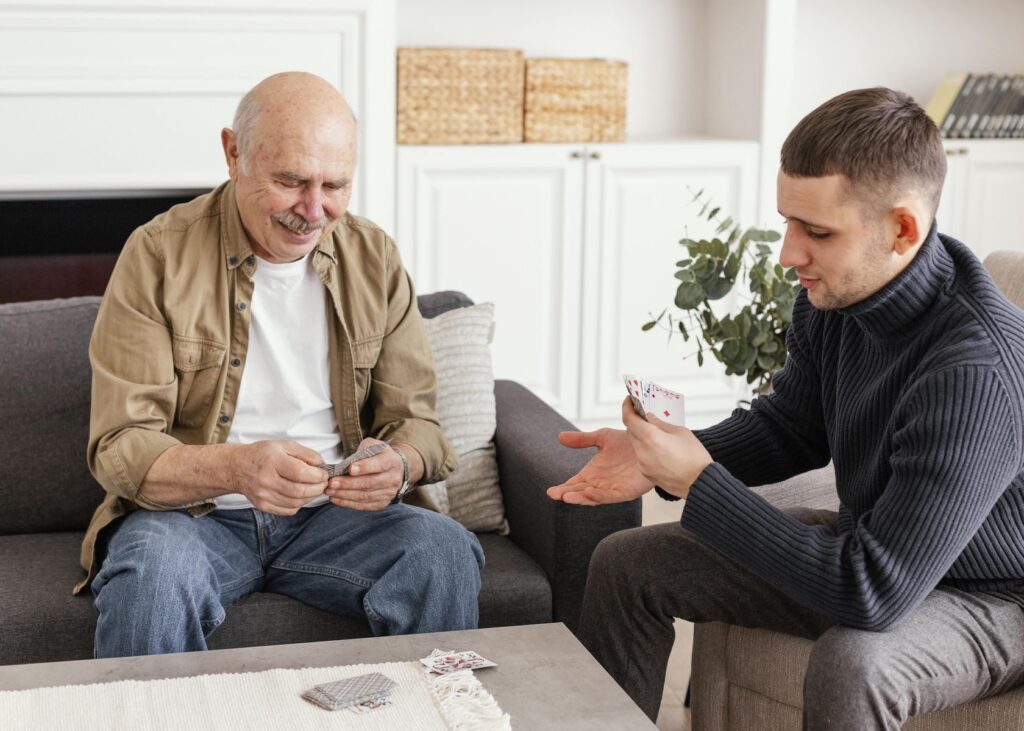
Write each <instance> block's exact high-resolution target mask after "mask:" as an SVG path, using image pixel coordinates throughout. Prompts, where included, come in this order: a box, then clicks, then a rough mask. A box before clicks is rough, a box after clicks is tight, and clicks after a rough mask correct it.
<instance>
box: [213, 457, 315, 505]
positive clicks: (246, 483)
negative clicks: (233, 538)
mask: <svg viewBox="0 0 1024 731" xmlns="http://www.w3.org/2000/svg"><path fill="white" fill-rule="evenodd" d="M235 454H236V458H235V461H234V463H233V467H232V474H233V476H234V480H235V483H234V485H233V487H234V492H239V493H241V494H243V495H245V496H246V497H247V498H249V502H251V503H252V504H253V505H254V506H255V507H256V509H257V510H262V511H263V512H265V513H273V514H274V515H295V513H297V512H298V511H299V508H301V507H302V506H303V505H305V504H306V503H308V502H309V501H310V500H312V499H313V498H315V497H316V496H317V495H322V494H323V492H324V489H325V488H326V487H327V475H326V474H325V473H324V471H323V470H321V469H319V468H318V467H316V465H319V464H320V463H322V462H323V458H321V457H320V455H319V453H317V452H316V451H314V450H312V449H309V448H308V447H304V446H302V445H301V444H298V443H297V442H292V441H262V442H254V443H253V444H246V445H244V446H241V448H240V449H238V450H237V451H236V452H235Z"/></svg>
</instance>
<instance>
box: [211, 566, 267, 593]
mask: <svg viewBox="0 0 1024 731" xmlns="http://www.w3.org/2000/svg"><path fill="white" fill-rule="evenodd" d="M261 576H263V572H262V571H254V572H252V573H251V574H247V575H246V576H242V577H239V578H237V579H235V580H234V581H231V582H229V583H227V584H222V585H221V587H220V593H221V595H223V594H224V592H226V591H231V590H232V589H237V588H238V587H239V586H242V585H243V584H248V583H249V582H250V581H255V580H256V579H258V578H260V577H261Z"/></svg>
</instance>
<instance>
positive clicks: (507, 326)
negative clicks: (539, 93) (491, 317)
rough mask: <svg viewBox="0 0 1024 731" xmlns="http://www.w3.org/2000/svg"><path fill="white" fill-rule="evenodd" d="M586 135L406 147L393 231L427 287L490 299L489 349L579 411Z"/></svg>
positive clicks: (535, 386)
mask: <svg viewBox="0 0 1024 731" xmlns="http://www.w3.org/2000/svg"><path fill="white" fill-rule="evenodd" d="M581 155H582V153H581V147H580V146H579V145H575V146H568V145H493V146H492V145H486V146H458V147H456V146H444V147H428V146H422V147H402V146H400V147H399V151H398V205H397V208H398V225H397V229H396V241H397V243H398V246H399V249H400V250H401V252H402V256H403V258H404V259H405V264H406V267H407V268H408V269H409V271H410V272H411V273H412V276H413V280H414V281H415V283H416V287H417V289H418V290H419V291H420V292H433V291H438V290H442V289H457V290H461V291H463V292H465V293H466V294H468V295H469V296H470V297H472V298H473V300H474V301H476V302H494V304H495V309H496V320H497V326H496V328H495V337H494V343H493V345H492V349H491V352H492V354H493V357H494V372H495V376H496V377H498V378H511V379H514V380H517V381H520V382H521V383H523V384H525V385H527V386H528V387H529V388H530V389H531V390H533V391H534V393H536V394H538V395H539V396H540V397H541V398H543V399H544V400H545V401H547V402H548V403H550V404H551V405H552V406H554V407H555V408H556V409H558V410H559V411H561V412H562V413H564V414H566V415H570V414H574V413H575V412H576V403H577V386H578V383H577V381H578V375H577V370H576V369H577V365H578V362H579V322H580V301H579V287H580V273H581V253H582V250H581V247H582V236H581V230H582V225H583V172H584V165H583V161H582V157H581Z"/></svg>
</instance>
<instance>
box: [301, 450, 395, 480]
mask: <svg viewBox="0 0 1024 731" xmlns="http://www.w3.org/2000/svg"><path fill="white" fill-rule="evenodd" d="M387 448H388V445H387V444H371V445H369V446H368V447H366V448H365V449H360V450H358V451H356V452H353V453H352V454H350V455H349V456H348V457H346V458H345V459H343V460H342V461H341V462H338V464H322V465H318V466H319V467H320V469H322V470H323V471H324V472H326V473H327V476H328V477H340V476H341V475H347V474H348V468H349V467H351V466H352V465H353V464H354V463H356V462H358V461H359V460H361V459H366V458H367V457H373V456H375V455H378V454H380V453H381V452H383V451H384V450H385V449H387Z"/></svg>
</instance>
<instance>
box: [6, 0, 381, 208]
mask: <svg viewBox="0 0 1024 731" xmlns="http://www.w3.org/2000/svg"><path fill="white" fill-rule="evenodd" d="M393 54H394V3H393V0H358V1H357V0H347V1H345V0H341V1H339V2H323V1H321V0H305V1H300V2H296V3H291V4H289V5H287V6H284V5H280V4H273V3H269V2H263V1H262V0H251V1H249V2H241V0H213V1H212V2H209V3H203V4H201V5H200V4H197V3H188V2H186V3H169V2H154V1H153V0H140V2H134V3H130V4H129V3H124V2H118V1H113V2H111V1H107V2H103V3H98V2H83V3H79V4H77V5H74V6H69V5H66V4H57V3H51V2H39V3H36V4H34V5H32V6H26V5H24V4H16V3H12V2H0V119H2V120H3V122H2V125H3V131H4V134H2V135H0V161H2V165H0V194H2V193H3V192H12V191H26V190H85V189H93V190H95V189H129V190H130V189H137V188H163V189H166V188H175V187H209V186H213V185H216V184H218V183H219V182H221V181H222V180H223V179H224V178H225V177H226V165H225V163H224V159H223V154H222V152H221V149H220V141H219V136H220V130H221V128H222V127H226V126H230V125H231V119H232V116H233V114H234V109H235V106H236V105H237V103H238V100H239V99H240V98H241V97H242V95H243V94H244V93H245V92H246V91H247V90H248V89H250V88H251V87H252V86H253V85H254V84H255V83H257V82H258V81H259V80H260V79H262V78H265V77H266V76H269V75H270V74H273V73H277V72H280V71H288V70H302V71H310V72H312V73H316V74H319V75H320V76H323V77H324V78H326V79H327V80H328V81H330V82H331V83H333V84H335V85H336V86H337V87H338V88H339V89H340V90H341V91H342V93H343V94H345V96H346V98H347V99H348V100H349V102H350V104H351V105H352V107H353V110H354V111H355V113H356V114H357V116H359V117H360V120H361V122H362V125H361V129H360V134H361V137H360V154H361V160H360V167H359V169H358V170H357V178H356V183H355V189H354V196H353V204H352V209H353V211H355V212H357V213H362V214H364V215H369V216H370V217H372V218H375V219H377V220H378V222H380V223H381V224H382V225H384V226H385V227H387V228H391V226H392V225H393V205H392V204H393V196H394V193H393V185H394V175H393V161H394V55H393ZM368 171H369V174H367V172H368Z"/></svg>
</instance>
